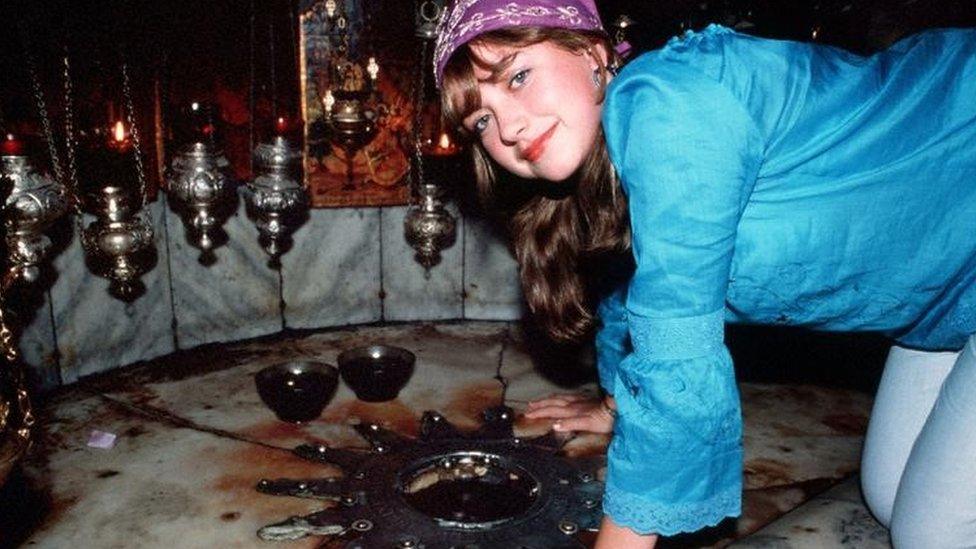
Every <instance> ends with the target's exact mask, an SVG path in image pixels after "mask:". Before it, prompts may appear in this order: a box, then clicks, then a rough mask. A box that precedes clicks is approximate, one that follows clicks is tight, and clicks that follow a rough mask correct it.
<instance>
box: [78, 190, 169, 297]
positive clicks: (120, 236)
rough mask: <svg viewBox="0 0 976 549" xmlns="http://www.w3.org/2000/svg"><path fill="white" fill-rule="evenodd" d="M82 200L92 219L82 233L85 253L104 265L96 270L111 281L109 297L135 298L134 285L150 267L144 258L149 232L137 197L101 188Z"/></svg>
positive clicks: (137, 289) (150, 242) (136, 286)
mask: <svg viewBox="0 0 976 549" xmlns="http://www.w3.org/2000/svg"><path fill="white" fill-rule="evenodd" d="M86 198H87V200H86V202H87V203H88V210H89V211H92V212H95V215H96V219H95V221H92V222H91V223H90V224H89V225H88V227H86V228H85V230H84V232H82V235H81V243H82V246H84V248H85V252H86V253H87V254H89V256H91V257H93V258H95V259H96V262H98V263H102V264H106V267H105V268H104V269H97V268H96V269H97V270H98V271H100V272H98V274H99V275H101V276H104V277H106V278H108V279H109V280H111V281H112V286H111V290H112V293H113V294H115V295H117V296H119V297H122V298H123V299H128V298H131V297H134V296H136V295H138V294H139V293H140V291H141V288H140V285H139V284H138V282H137V281H138V279H139V277H141V276H142V275H143V274H144V273H145V272H146V271H147V270H148V269H149V267H150V266H151V265H152V261H151V260H147V258H145V257H144V254H145V253H146V252H151V251H154V246H153V228H152V225H151V224H150V223H149V220H147V219H146V217H145V214H144V212H142V211H141V210H140V207H141V203H140V200H139V197H138V196H134V193H132V192H131V191H126V189H123V188H122V187H117V186H103V187H101V188H99V189H98V190H97V191H96V192H95V193H93V194H92V195H89V196H88V197H86Z"/></svg>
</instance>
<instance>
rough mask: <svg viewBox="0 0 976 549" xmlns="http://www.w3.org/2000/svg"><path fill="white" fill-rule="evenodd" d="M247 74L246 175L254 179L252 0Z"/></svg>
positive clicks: (250, 4) (249, 13)
mask: <svg viewBox="0 0 976 549" xmlns="http://www.w3.org/2000/svg"><path fill="white" fill-rule="evenodd" d="M247 36H248V50H247V52H248V54H247V55H248V57H247V63H248V74H247V80H248V82H247V84H248V88H247V108H248V112H247V147H248V148H247V150H248V152H249V154H248V155H247V158H248V173H249V176H250V177H254V154H253V151H254V111H255V103H254V80H255V74H254V42H255V28H254V0H250V2H248V34H247Z"/></svg>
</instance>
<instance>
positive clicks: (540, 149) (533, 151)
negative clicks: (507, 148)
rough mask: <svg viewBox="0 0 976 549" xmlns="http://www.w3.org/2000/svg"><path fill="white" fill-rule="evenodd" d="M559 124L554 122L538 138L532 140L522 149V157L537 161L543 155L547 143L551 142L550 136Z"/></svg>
mask: <svg viewBox="0 0 976 549" xmlns="http://www.w3.org/2000/svg"><path fill="white" fill-rule="evenodd" d="M558 126H559V124H553V125H552V127H550V128H549V129H548V130H546V132H545V133H544V134H542V135H540V136H539V138H538V139H536V140H535V141H533V142H532V144H531V145H529V146H528V148H526V149H525V150H524V151H522V158H524V159H525V160H528V161H529V162H535V161H536V160H538V159H539V157H540V156H542V153H544V152H545V150H546V143H548V142H549V138H550V137H552V134H553V133H555V132H556V127H558Z"/></svg>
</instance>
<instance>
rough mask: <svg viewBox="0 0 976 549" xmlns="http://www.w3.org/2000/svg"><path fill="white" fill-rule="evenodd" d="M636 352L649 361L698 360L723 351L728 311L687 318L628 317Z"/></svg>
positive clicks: (630, 315) (722, 310) (720, 310)
mask: <svg viewBox="0 0 976 549" xmlns="http://www.w3.org/2000/svg"><path fill="white" fill-rule="evenodd" d="M627 324H628V327H629V328H630V338H631V342H632V343H633V346H634V352H635V353H636V354H637V356H638V357H640V358H642V359H647V360H676V359H687V358H698V357H702V356H706V355H710V354H712V353H715V352H717V351H719V350H721V349H722V345H723V340H724V335H725V310H724V309H719V310H717V311H713V312H711V313H707V314H703V315H698V316H689V317H685V318H647V317H643V316H640V315H635V314H633V313H628V314H627Z"/></svg>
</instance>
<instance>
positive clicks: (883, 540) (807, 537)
mask: <svg viewBox="0 0 976 549" xmlns="http://www.w3.org/2000/svg"><path fill="white" fill-rule="evenodd" d="M857 482H858V480H857V477H856V476H853V477H851V478H849V479H847V480H845V481H844V482H842V483H840V484H838V485H836V486H835V487H833V488H831V489H830V490H828V491H826V492H824V493H823V494H821V495H819V496H817V497H815V498H814V499H812V500H811V501H809V502H807V503H805V504H804V505H802V506H800V507H798V508H797V509H795V510H793V511H791V512H790V513H789V514H787V515H785V516H784V517H782V518H780V519H779V520H776V521H775V522H773V523H772V524H770V525H769V526H767V527H765V528H763V529H761V530H759V531H758V532H756V533H755V534H753V535H752V536H749V537H747V538H745V539H743V540H741V541H739V542H737V543H735V544H733V545H732V547H736V548H743V549H745V548H755V549H767V548H768V549H807V548H809V549H819V548H822V547H845V548H846V547H850V548H857V549H889V548H890V547H891V542H890V539H889V536H888V530H887V529H885V528H884V527H883V526H882V525H881V524H880V523H878V522H877V521H876V520H874V518H873V517H872V516H871V514H870V513H869V512H868V510H867V508H866V507H865V506H864V503H863V500H862V499H861V496H860V492H859V490H858V486H857Z"/></svg>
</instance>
